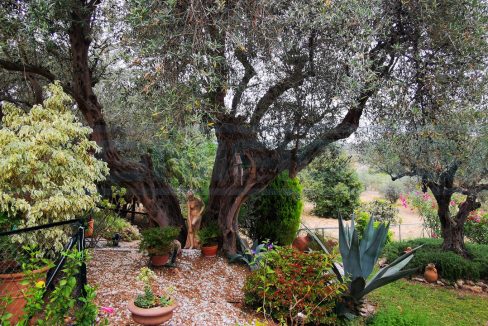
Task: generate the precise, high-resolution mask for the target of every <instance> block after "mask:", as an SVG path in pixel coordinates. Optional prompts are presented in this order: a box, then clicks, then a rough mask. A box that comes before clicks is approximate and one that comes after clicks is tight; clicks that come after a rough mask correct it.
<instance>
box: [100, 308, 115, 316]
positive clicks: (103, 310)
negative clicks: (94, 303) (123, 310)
mask: <svg viewBox="0 0 488 326" xmlns="http://www.w3.org/2000/svg"><path fill="white" fill-rule="evenodd" d="M100 311H102V312H105V313H107V314H109V315H110V314H113V313H114V312H115V309H114V308H112V307H100Z"/></svg>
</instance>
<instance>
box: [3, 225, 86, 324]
mask: <svg viewBox="0 0 488 326" xmlns="http://www.w3.org/2000/svg"><path fill="white" fill-rule="evenodd" d="M84 231H85V227H84V220H82V219H75V220H70V221H63V222H57V223H51V224H46V225H40V226H35V227H29V228H23V229H17V230H10V231H6V232H0V316H2V317H1V319H0V324H1V325H9V324H11V325H15V324H16V323H17V322H20V323H22V322H23V323H24V324H27V325H28V324H29V320H31V319H33V318H34V319H39V318H43V314H46V313H45V312H44V306H45V305H46V304H48V303H49V302H50V298H49V297H50V295H51V294H52V293H53V292H54V291H55V290H56V288H57V287H58V286H59V285H60V284H62V285H63V286H64V288H63V291H65V292H66V291H68V290H69V293H64V295H68V296H70V297H71V298H74V300H77V299H78V298H80V297H84V296H85V292H84V290H85V285H86V265H85V257H84V249H85V237H84ZM69 253H75V254H76V259H78V261H76V262H74V263H73V261H71V260H73V259H75V258H74V257H75V254H71V255H69ZM70 266H71V267H70ZM69 273H75V275H67V274H69ZM67 279H68V280H69V281H66V280H67ZM61 280H64V282H61ZM71 280H75V282H72V281H71ZM68 283H69V284H68ZM57 295H58V296H59V294H57Z"/></svg>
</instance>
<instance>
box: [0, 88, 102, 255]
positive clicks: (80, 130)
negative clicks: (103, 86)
mask: <svg viewBox="0 0 488 326" xmlns="http://www.w3.org/2000/svg"><path fill="white" fill-rule="evenodd" d="M48 91H49V93H50V94H51V96H50V97H49V98H48V99H47V100H45V101H44V102H43V104H42V105H35V106H33V107H32V109H31V110H30V111H29V112H27V113H26V112H25V111H23V110H21V109H19V108H18V107H16V106H14V105H12V104H8V103H7V104H5V105H4V106H3V113H4V117H3V119H2V125H1V128H0V152H1V153H2V156H1V157H0V170H1V171H2V172H1V173H0V211H3V212H7V214H9V215H10V216H12V217H13V216H17V217H20V225H19V226H21V227H28V226H35V225H40V224H46V223H50V222H56V221H63V220H69V219H72V218H75V217H77V216H80V214H81V213H82V212H83V211H87V210H90V209H92V208H94V207H95V205H96V202H97V201H98V200H99V194H98V192H97V187H96V183H97V182H99V181H102V180H104V179H105V176H106V175H107V174H108V168H107V165H106V163H104V162H102V161H100V160H98V159H96V158H95V156H94V154H95V153H96V152H98V151H99V147H98V146H97V145H96V143H95V142H93V141H90V140H89V139H88V136H89V135H90V133H91V131H92V130H91V129H90V128H87V127H83V125H82V124H81V123H80V122H78V121H77V120H76V118H75V116H74V115H73V113H72V112H71V110H70V105H71V101H70V98H69V97H68V95H66V94H65V93H63V91H62V89H61V87H60V86H59V85H57V84H55V85H51V86H49V88H48ZM42 237H43V242H45V243H48V242H49V243H52V244H54V245H55V247H56V249H61V248H62V241H63V240H64V238H63V236H62V234H61V235H60V234H58V233H57V232H55V231H49V232H44V233H43V234H42ZM30 241H31V242H36V239H32V238H31V239H30ZM60 246H61V247H60Z"/></svg>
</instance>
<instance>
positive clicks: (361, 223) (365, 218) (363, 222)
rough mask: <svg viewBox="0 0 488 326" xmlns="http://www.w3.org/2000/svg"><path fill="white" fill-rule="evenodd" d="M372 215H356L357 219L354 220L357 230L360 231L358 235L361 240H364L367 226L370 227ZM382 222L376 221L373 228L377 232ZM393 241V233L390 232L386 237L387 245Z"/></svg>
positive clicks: (363, 213)
mask: <svg viewBox="0 0 488 326" xmlns="http://www.w3.org/2000/svg"><path fill="white" fill-rule="evenodd" d="M370 218H371V217H370V215H369V214H368V213H366V212H359V213H358V214H357V215H356V218H355V220H354V222H355V226H356V230H358V235H359V240H361V239H362V238H363V233H364V229H366V226H368V223H369V220H370ZM380 223H381V222H379V221H376V220H375V221H374V223H373V226H374V228H375V230H376V229H377V228H378V226H379V225H380ZM392 241H393V231H391V230H388V233H387V235H386V243H390V242H392Z"/></svg>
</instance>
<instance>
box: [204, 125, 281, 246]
mask: <svg viewBox="0 0 488 326" xmlns="http://www.w3.org/2000/svg"><path fill="white" fill-rule="evenodd" d="M216 135H217V139H218V147H217V155H216V159H215V164H214V168H213V172H212V179H211V182H210V194H209V202H208V205H207V208H206V209H205V212H204V215H203V223H204V224H206V223H208V222H209V221H212V220H214V221H218V224H219V227H220V230H221V231H222V238H223V247H222V249H223V251H224V252H225V253H226V254H228V255H233V254H235V253H236V252H237V237H238V231H239V230H238V215H239V210H240V208H241V206H242V204H243V203H244V202H245V201H246V199H247V198H248V197H249V196H250V195H251V194H253V193H256V192H258V191H261V190H262V189H264V188H265V187H266V186H267V185H268V184H269V183H270V182H271V181H272V180H273V179H274V178H275V177H276V176H277V175H278V173H280V172H281V171H283V170H284V169H285V167H286V165H285V164H283V162H281V160H280V157H279V155H278V153H277V152H276V151H272V150H268V149H265V148H264V147H263V146H261V145H259V144H258V143H257V142H256V141H255V140H254V137H253V135H252V133H251V132H250V129H249V128H248V127H245V126H243V125H239V124H238V123H235V122H232V123H223V124H221V125H219V126H217V127H216Z"/></svg>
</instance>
